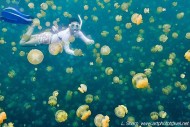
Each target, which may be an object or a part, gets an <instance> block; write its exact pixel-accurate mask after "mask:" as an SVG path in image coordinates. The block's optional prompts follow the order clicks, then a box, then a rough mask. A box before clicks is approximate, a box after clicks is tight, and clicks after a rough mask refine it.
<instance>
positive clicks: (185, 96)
mask: <svg viewBox="0 0 190 127" xmlns="http://www.w3.org/2000/svg"><path fill="white" fill-rule="evenodd" d="M30 2H33V3H34V4H35V8H34V9H30V8H29V7H28V3H27V2H25V1H24V0H21V1H20V3H19V5H15V4H12V3H10V4H7V3H6V1H5V0H1V1H0V7H1V10H2V9H3V8H5V7H7V6H14V7H16V8H18V9H22V10H24V13H26V14H30V15H32V16H34V17H36V14H37V13H39V12H40V4H41V3H42V2H45V1H42V0H31V1H30ZM99 2H100V3H102V4H103V5H104V8H101V7H99V6H98V5H97V2H96V1H87V0H83V1H80V0H79V1H78V2H74V0H62V1H54V4H55V5H56V6H57V7H58V6H61V7H62V10H61V11H59V10H52V9H51V7H50V6H49V8H48V10H46V11H45V12H46V17H44V18H41V19H40V21H41V26H42V30H41V31H44V30H46V29H47V28H49V29H50V28H51V26H52V25H51V26H50V27H46V26H45V22H47V21H49V22H51V24H52V22H53V21H54V20H55V19H56V18H60V22H59V26H67V25H68V22H69V19H68V18H65V17H64V16H63V12H65V11H67V12H69V13H70V14H71V15H73V17H76V16H77V14H80V15H81V17H82V18H83V17H84V16H88V20H83V27H82V31H83V32H84V33H85V34H86V35H90V36H91V37H92V38H93V39H94V40H95V43H99V44H100V45H101V46H103V45H108V46H109V47H110V48H111V53H110V54H109V55H108V56H101V58H102V59H103V63H102V64H98V63H96V57H95V55H94V53H93V49H95V46H94V45H91V46H86V45H85V44H84V43H83V42H82V41H81V40H80V39H76V40H75V42H74V43H72V44H71V47H72V48H73V49H75V48H78V49H79V48H80V49H82V51H83V52H84V54H85V56H82V57H77V56H71V55H68V54H66V53H65V52H63V53H61V54H58V55H56V56H53V55H51V54H50V53H49V51H48V46H47V45H40V46H36V47H35V46H32V47H28V46H27V47H22V46H20V45H19V41H20V38H21V36H22V35H23V34H24V33H25V32H26V30H27V27H28V26H27V25H15V24H10V23H7V22H4V21H0V30H1V29H2V28H7V32H5V33H3V32H1V33H0V38H4V40H5V42H6V43H5V44H0V51H1V56H0V95H3V96H4V100H3V101H1V102H0V108H2V109H3V110H4V111H5V112H6V114H7V120H5V121H4V123H9V122H13V123H14V126H15V127H24V126H26V127H46V126H49V127H73V126H74V125H73V123H77V124H78V127H95V125H94V117H95V116H96V115H97V114H103V115H108V116H109V117H110V123H109V124H110V127H119V126H121V123H122V122H126V121H127V119H128V117H134V118H135V121H136V122H139V123H140V122H153V120H151V118H150V113H151V112H153V111H156V112H159V110H158V106H159V105H162V106H163V107H164V111H165V112H167V117H166V118H165V119H162V118H160V117H159V119H158V120H156V122H158V121H168V122H172V121H175V122H180V121H181V122H190V109H188V105H189V107H190V89H189V85H190V71H189V70H190V63H189V62H188V61H187V60H186V59H185V58H184V54H185V52H186V51H187V50H189V49H190V43H189V40H188V39H186V38H185V35H186V33H187V32H190V26H189V22H190V11H189V6H190V1H181V0H176V1H175V2H177V3H178V4H177V6H176V7H174V6H172V2H174V1H171V0H155V1H151V2H150V1H147V0H141V1H138V0H133V1H132V4H131V6H130V7H129V12H124V11H122V10H121V9H120V8H119V9H115V8H114V3H116V2H118V3H119V4H120V5H121V4H122V3H123V2H128V1H124V0H120V1H117V0H116V1H111V2H110V3H105V2H104V1H102V0H99ZM86 4H87V5H89V10H87V11H85V10H84V9H83V6H84V5H86ZM159 6H161V7H163V8H166V11H165V12H162V13H160V14H158V13H157V12H156V8H157V7H159ZM94 7H96V8H97V10H96V11H93V8H94ZM144 8H149V9H150V13H149V14H144V12H143V10H144ZM108 10H110V12H108ZM179 12H184V14H185V15H184V17H183V18H182V19H180V20H179V19H177V18H176V14H177V13H179ZM133 13H139V14H142V16H143V23H142V24H140V25H135V24H133V23H132V28H131V29H126V28H125V24H126V23H129V22H131V15H132V14H133ZM118 14H119V15H122V17H123V19H122V21H121V22H116V21H115V16H116V15H118ZM92 15H95V16H97V17H98V21H97V22H94V21H92V19H91V16H92ZM151 16H153V17H154V19H155V22H154V23H150V22H149V18H150V17H151ZM164 24H170V25H171V31H170V32H169V33H168V34H166V35H167V36H168V40H167V41H166V42H165V43H162V42H160V41H159V36H160V35H161V34H164V32H163V31H162V29H159V25H164ZM115 26H119V27H120V29H121V30H122V34H121V35H122V41H120V42H116V41H115V40H114V36H115V34H117V31H115V30H114V27H115ZM140 29H143V30H144V34H143V38H144V40H143V41H142V42H140V43H138V42H136V38H137V36H138V34H139V30H140ZM103 30H106V31H108V32H109V35H108V36H107V37H102V36H101V34H100V33H101V32H102V31H103ZM39 32H40V30H38V29H37V28H36V29H35V31H34V33H39ZM173 32H177V33H178V35H179V36H178V38H177V39H174V38H172V33H173ZM11 42H16V46H15V47H16V48H17V51H15V52H14V51H12V47H13V46H12V45H11ZM157 44H158V45H162V46H163V51H162V52H159V53H152V52H151V48H152V47H153V46H155V45H157ZM134 46H136V47H138V48H140V49H141V51H139V50H134V49H133V47H134ZM31 49H39V50H41V51H42V52H43V54H44V60H43V61H42V63H41V64H39V65H32V64H30V63H29V62H28V60H27V55H25V56H23V57H21V56H20V55H19V53H20V51H24V52H25V53H28V52H29V51H30V50H31ZM97 51H98V52H100V51H99V49H97ZM172 52H174V53H175V54H176V58H175V59H174V60H173V65H172V66H168V65H166V63H165V60H166V59H168V58H169V54H170V53H172ZM117 54H119V55H120V57H122V58H123V59H124V63H122V64H120V63H118V58H120V57H118V55H117ZM90 62H93V63H94V64H93V65H92V66H90V64H89V63H90ZM150 62H155V66H154V67H153V69H152V74H151V76H150V77H148V80H149V85H150V87H151V89H152V90H153V91H152V92H151V93H149V92H148V91H147V89H143V90H139V89H135V88H134V87H133V85H132V81H131V80H132V76H131V75H130V71H135V72H136V73H143V72H144V69H146V68H148V67H149V65H150ZM142 64H143V65H142ZM162 65H163V66H162ZM48 66H51V67H52V68H53V70H52V71H51V72H48V71H47V70H46V68H47V67H48ZM67 67H73V70H74V71H73V73H72V74H68V73H66V71H65V70H66V68H67ZM106 67H112V68H113V70H114V71H113V74H112V75H110V76H107V75H106V74H105V71H104V70H105V68H106ZM35 69H37V71H36V70H35ZM11 70H14V72H15V74H16V75H15V76H14V77H13V78H10V77H9V76H8V73H9V72H10V71H11ZM182 73H183V74H185V78H181V77H180V74H182ZM114 76H118V77H120V79H121V80H123V83H122V84H114V83H113V80H112V79H113V77H114ZM32 77H35V78H36V80H35V81H32V80H31V78H32ZM94 77H97V80H95V79H94ZM177 81H179V82H181V83H182V84H185V85H186V86H187V89H186V90H185V91H183V90H181V89H180V88H177V87H175V85H174V84H175V82H177ZM82 83H84V84H86V85H87V87H88V91H87V92H86V93H84V94H80V93H78V94H73V97H72V99H71V100H70V101H66V100H65V95H66V92H67V91H68V90H71V91H73V92H76V91H78V90H77V89H78V87H79V85H80V84H82ZM168 85H170V86H172V91H171V93H170V94H169V95H165V94H163V92H162V89H163V88H164V87H166V86H168ZM55 90H58V91H59V95H58V104H59V106H55V107H52V106H50V105H48V103H47V102H48V98H49V96H51V95H52V93H53V91H55ZM87 94H92V95H94V96H96V95H98V96H99V98H100V100H99V101H93V102H92V103H90V104H88V105H89V107H90V110H91V112H92V114H91V116H90V117H89V118H88V119H87V121H82V120H80V118H78V117H77V116H76V115H75V111H76V110H77V108H78V107H79V106H81V105H83V104H86V103H85V96H86V95H87ZM32 98H35V99H32ZM26 105H29V106H30V107H29V108H26ZM118 105H125V106H126V107H127V108H128V111H129V112H128V114H127V115H126V116H125V117H124V118H122V119H121V118H118V117H116V115H115V114H114V108H115V107H117V106H118ZM138 107H142V108H140V109H139V108H138ZM57 110H65V111H66V112H67V113H68V119H67V121H66V122H63V123H58V122H56V121H55V116H54V115H55V112H56V111H57ZM73 112H74V113H73ZM124 126H127V125H124ZM189 126H190V125H189Z"/></svg>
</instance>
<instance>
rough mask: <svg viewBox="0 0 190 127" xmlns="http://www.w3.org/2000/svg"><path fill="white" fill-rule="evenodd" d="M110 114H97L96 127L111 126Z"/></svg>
mask: <svg viewBox="0 0 190 127" xmlns="http://www.w3.org/2000/svg"><path fill="white" fill-rule="evenodd" d="M109 122H110V119H109V116H107V115H106V116H103V115H102V114H97V115H96V116H95V118H94V124H95V126H96V127H109Z"/></svg>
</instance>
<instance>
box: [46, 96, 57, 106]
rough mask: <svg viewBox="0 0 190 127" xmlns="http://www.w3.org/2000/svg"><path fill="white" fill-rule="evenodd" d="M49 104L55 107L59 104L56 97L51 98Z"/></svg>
mask: <svg viewBox="0 0 190 127" xmlns="http://www.w3.org/2000/svg"><path fill="white" fill-rule="evenodd" d="M48 104H49V105H51V106H55V105H56V104H57V97H55V96H50V97H49V100H48Z"/></svg>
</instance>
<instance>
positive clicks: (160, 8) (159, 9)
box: [157, 7, 166, 13]
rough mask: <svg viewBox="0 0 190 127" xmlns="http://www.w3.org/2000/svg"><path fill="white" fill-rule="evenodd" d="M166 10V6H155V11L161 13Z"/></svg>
mask: <svg viewBox="0 0 190 127" xmlns="http://www.w3.org/2000/svg"><path fill="white" fill-rule="evenodd" d="M164 11H166V8H163V7H157V13H162V12H164Z"/></svg>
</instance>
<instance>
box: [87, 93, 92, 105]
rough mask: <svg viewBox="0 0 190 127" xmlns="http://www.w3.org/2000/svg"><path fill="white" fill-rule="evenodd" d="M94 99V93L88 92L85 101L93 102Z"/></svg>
mask: <svg viewBox="0 0 190 127" xmlns="http://www.w3.org/2000/svg"><path fill="white" fill-rule="evenodd" d="M92 101H93V95H91V94H87V95H86V97H85V102H86V103H92Z"/></svg>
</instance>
